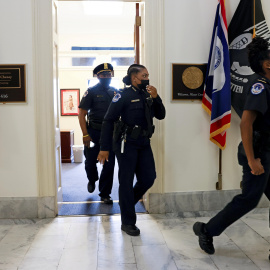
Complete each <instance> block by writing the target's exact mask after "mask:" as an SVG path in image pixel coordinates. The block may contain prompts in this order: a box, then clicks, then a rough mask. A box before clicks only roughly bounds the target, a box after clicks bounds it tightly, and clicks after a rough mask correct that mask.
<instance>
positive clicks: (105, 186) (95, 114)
mask: <svg viewBox="0 0 270 270" xmlns="http://www.w3.org/2000/svg"><path fill="white" fill-rule="evenodd" d="M112 75H113V66H112V65H111V64H109V63H104V64H101V65H98V66H97V67H96V68H95V69H94V71H93V76H94V77H97V78H98V80H99V83H98V84H96V85H95V86H93V87H91V88H88V89H87V91H86V92H85V93H84V95H83V98H82V100H81V102H80V105H79V108H80V109H79V123H80V127H81V130H82V133H83V144H84V155H85V171H86V174H87V178H88V181H89V182H88V185H87V188H88V191H89V192H90V193H92V192H94V190H95V182H96V181H97V180H98V170H97V162H98V161H97V156H98V153H99V150H100V145H99V140H100V132H101V126H102V121H103V118H104V115H105V113H106V112H107V109H108V107H109V105H110V103H111V101H112V98H113V97H114V95H115V94H116V92H117V90H116V89H115V88H113V87H111V86H110V82H111V77H112ZM86 116H88V119H87V122H86ZM111 140H112V136H111ZM90 142H91V144H90ZM108 150H109V151H110V154H109V159H110V162H105V164H104V166H103V168H102V171H101V174H100V178H99V192H100V193H99V196H100V197H101V201H103V202H104V203H106V204H112V203H113V201H112V199H111V197H110V194H111V190H112V185H113V173H114V163H115V154H114V153H113V151H111V149H108Z"/></svg>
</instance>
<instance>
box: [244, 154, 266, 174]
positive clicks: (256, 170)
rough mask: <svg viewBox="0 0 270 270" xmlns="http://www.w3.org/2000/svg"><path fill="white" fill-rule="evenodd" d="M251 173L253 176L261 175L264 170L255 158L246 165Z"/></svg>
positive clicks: (259, 161)
mask: <svg viewBox="0 0 270 270" xmlns="http://www.w3.org/2000/svg"><path fill="white" fill-rule="evenodd" d="M248 165H249V167H250V169H251V173H252V174H254V175H261V174H263V173H264V168H263V165H262V163H261V159H260V158H256V159H254V160H252V161H251V162H249V163H248Z"/></svg>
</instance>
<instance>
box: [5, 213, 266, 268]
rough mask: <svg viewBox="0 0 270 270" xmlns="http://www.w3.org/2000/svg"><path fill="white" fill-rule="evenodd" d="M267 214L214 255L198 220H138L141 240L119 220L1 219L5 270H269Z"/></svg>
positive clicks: (220, 242) (235, 231)
mask: <svg viewBox="0 0 270 270" xmlns="http://www.w3.org/2000/svg"><path fill="white" fill-rule="evenodd" d="M268 211H269V210H268V209H256V210H254V211H253V212H252V213H250V214H248V215H246V216H245V217H243V218H242V219H241V220H239V221H237V222H236V223H235V224H233V225H232V226H231V227H229V228H228V229H227V230H226V231H225V232H224V233H223V234H222V235H221V236H219V237H217V238H215V239H214V244H215V248H216V253H215V255H211V256H209V255H207V254H205V253H204V252H202V251H201V250H200V248H199V246H198V242H197V241H198V240H197V237H196V236H194V234H193V232H192V225H193V223H194V222H195V221H196V220H200V221H207V220H208V219H209V217H198V218H196V217H190V218H179V217H176V216H173V215H148V214H141V215H138V221H137V225H138V227H139V228H140V229H141V235H140V236H138V237H131V236H128V235H127V234H125V233H122V232H121V230H120V216H118V215H117V216H91V217H90V216H88V217H82V216H81V217H58V218H54V219H40V220H30V219H28V220H26V219H25V220H11V219H8V220H7V219H2V220H0V269H1V270H4V269H8V270H13V269H21V270H23V269H24V270H26V269H27V270H30V269H33V270H43V269H44V270H55V269H60V270H69V269H70V270H76V269H78V270H84V269H85V270H86V269H87V270H89V269H90V270H107V269H108V270H114V269H115V270H122V269H126V270H144V269H145V270H159V269H160V270H161V269H162V270H167V269H168V270H174V269H181V270H187V269H197V270H204V269H232V270H241V269H243V270H253V269H254V270H255V269H268V270H269V269H270V261H269V260H268V255H269V248H270V231H269V225H268Z"/></svg>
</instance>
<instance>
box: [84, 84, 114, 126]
mask: <svg viewBox="0 0 270 270" xmlns="http://www.w3.org/2000/svg"><path fill="white" fill-rule="evenodd" d="M117 92H118V90H117V89H115V88H114V87H110V88H108V89H106V88H104V87H103V86H102V85H101V84H100V83H98V84H96V85H95V86H93V87H90V88H88V89H87V90H86V92H85V93H84V95H83V98H82V100H81V102H80V105H79V108H81V109H83V110H86V111H89V110H90V111H89V114H88V116H89V118H90V119H91V121H95V122H100V123H101V122H102V121H103V118H104V116H105V114H106V112H107V110H108V108H109V105H110V103H111V101H112V98H113V97H114V95H115V94H116V93H117Z"/></svg>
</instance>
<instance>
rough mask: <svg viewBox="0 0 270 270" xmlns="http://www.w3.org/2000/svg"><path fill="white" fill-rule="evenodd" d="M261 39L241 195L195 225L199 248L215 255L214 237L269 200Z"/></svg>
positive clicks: (268, 67) (267, 53)
mask: <svg viewBox="0 0 270 270" xmlns="http://www.w3.org/2000/svg"><path fill="white" fill-rule="evenodd" d="M268 46H269V44H268V42H267V41H266V40H264V39H263V38H261V37H255V38H254V39H253V41H252V42H251V43H250V44H249V45H248V58H249V62H250V67H251V69H252V70H253V71H254V72H255V73H256V74H258V78H257V79H256V80H255V81H254V83H253V85H252V87H251V89H250V90H249V93H248V94H247V98H246V103H245V107H244V111H243V114H242V118H241V124H240V128H241V137H242V142H241V143H240V144H239V146H238V162H239V164H240V165H241V166H242V167H243V178H242V187H243V188H242V194H239V195H237V196H235V197H234V198H233V200H232V201H231V202H230V203H229V204H227V206H226V207H225V208H224V209H223V210H221V211H220V212H219V213H218V214H217V215H216V216H214V217H213V218H212V219H210V221H209V222H208V223H206V224H205V223H202V222H196V223H195V224H194V225H193V231H194V233H195V234H196V235H197V236H198V237H199V245H200V247H201V249H203V250H204V251H205V252H206V253H208V254H214V252H215V249H214V245H213V236H218V235H220V234H221V233H222V232H223V231H224V230H225V229H226V228H227V227H228V226H230V225H231V224H232V223H234V222H235V221H236V220H238V219H239V218H241V217H242V216H244V215H245V214H246V213H248V212H249V211H251V210H252V209H254V208H255V207H256V206H257V204H258V203H259V201H260V199H261V197H262V195H263V193H265V195H266V196H267V198H268V199H269V200H270V180H269V175H270V50H269V47H268Z"/></svg>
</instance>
